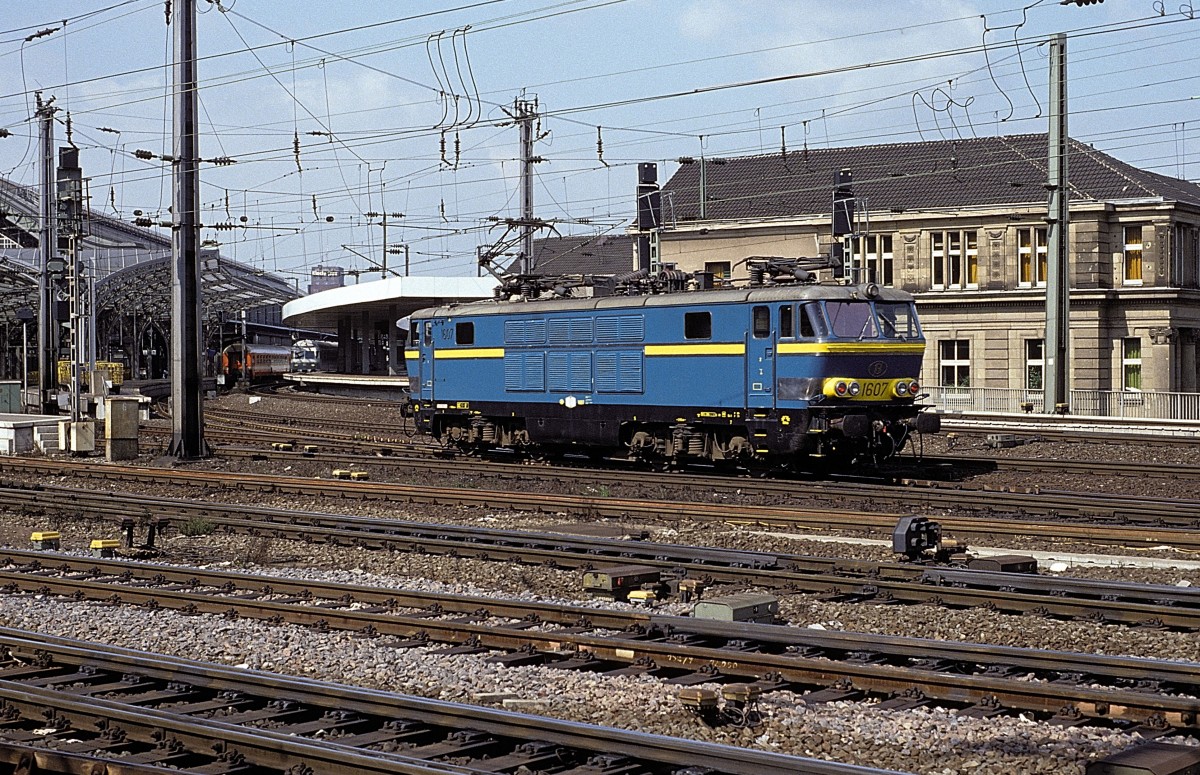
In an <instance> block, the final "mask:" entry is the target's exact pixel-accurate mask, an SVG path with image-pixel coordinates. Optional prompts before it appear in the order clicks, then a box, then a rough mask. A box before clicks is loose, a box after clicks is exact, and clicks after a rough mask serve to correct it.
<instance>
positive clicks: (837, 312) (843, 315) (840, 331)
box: [825, 301, 879, 341]
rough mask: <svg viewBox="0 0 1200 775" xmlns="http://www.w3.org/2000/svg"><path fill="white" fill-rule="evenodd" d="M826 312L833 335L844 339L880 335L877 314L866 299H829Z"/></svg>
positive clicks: (872, 337) (860, 338) (859, 338)
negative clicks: (876, 324) (877, 327)
mask: <svg viewBox="0 0 1200 775" xmlns="http://www.w3.org/2000/svg"><path fill="white" fill-rule="evenodd" d="M825 312H826V313H827V314H828V315H829V324H830V327H831V328H832V329H833V335H834V336H837V337H841V338H843V339H857V340H860V341H861V340H863V339H875V338H876V337H878V336H879V334H878V332H877V330H876V326H875V314H874V313H873V312H872V311H871V305H870V303H868V302H865V301H827V302H825Z"/></svg>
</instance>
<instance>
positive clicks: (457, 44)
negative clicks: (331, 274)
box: [0, 0, 1200, 288]
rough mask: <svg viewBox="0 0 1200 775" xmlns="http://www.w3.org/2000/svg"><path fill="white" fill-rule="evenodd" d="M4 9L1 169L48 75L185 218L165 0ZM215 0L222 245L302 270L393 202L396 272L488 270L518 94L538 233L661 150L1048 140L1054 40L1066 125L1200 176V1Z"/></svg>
mask: <svg viewBox="0 0 1200 775" xmlns="http://www.w3.org/2000/svg"><path fill="white" fill-rule="evenodd" d="M1194 1H1195V0H1192V2H1194ZM2 2H3V4H4V13H3V15H2V17H0V18H2V21H0V128H3V129H7V130H8V132H9V133H10V135H9V136H8V137H0V175H3V176H6V177H8V178H9V179H12V180H15V181H17V182H20V183H25V184H34V183H35V182H36V180H37V171H36V166H35V161H36V158H37V142H36V125H35V124H34V123H33V121H32V116H33V111H34V107H35V104H34V100H35V96H34V93H35V92H36V91H39V90H40V91H41V92H42V96H43V98H44V99H48V98H50V97H53V98H54V105H55V106H56V107H57V108H59V112H58V113H57V114H56V118H57V124H56V130H55V131H56V139H57V141H58V144H60V145H62V144H65V143H66V131H67V126H66V124H67V121H66V119H67V116H68V114H69V116H70V127H71V139H72V140H73V141H74V143H75V144H76V145H77V146H78V147H79V148H80V149H81V153H80V158H81V163H82V166H83V168H84V174H85V175H86V176H87V177H88V178H90V193H91V197H92V207H93V209H95V210H99V211H102V212H104V213H107V214H108V215H111V216H114V217H119V218H121V219H123V220H127V221H132V220H133V219H134V218H135V217H137V215H136V213H137V212H139V211H140V213H141V214H142V216H143V217H149V218H152V219H154V220H156V221H157V220H162V219H166V218H169V214H168V213H167V208H168V207H169V206H170V202H171V185H170V173H169V165H167V164H165V163H164V162H162V161H161V160H160V159H157V158H152V159H148V160H147V159H142V158H138V157H137V156H135V151H139V150H140V151H150V152H151V153H152V154H154V155H160V154H163V153H170V151H171V138H170V133H171V104H170V95H171V84H170V70H169V67H167V66H166V65H167V63H169V61H170V58H171V56H172V52H171V45H172V40H171V29H170V28H169V27H168V26H167V25H166V23H165V6H166V5H167V3H166V2H165V1H164V0H41V2H38V3H27V2H19V1H18V0H2ZM1198 5H1200V4H1198ZM198 7H199V12H200V13H199V16H198V35H197V38H198V44H197V45H198V52H199V57H200V60H199V62H198V71H199V77H200V105H201V110H200V119H201V138H200V154H201V156H202V158H204V159H217V158H229V159H232V160H234V162H235V163H233V164H226V165H216V164H212V163H206V164H204V165H203V166H202V172H201V200H202V202H203V205H204V211H203V212H202V215H201V220H202V222H203V223H204V224H205V228H204V229H203V230H202V233H201V238H202V239H204V240H215V241H217V242H219V243H220V249H221V252H222V253H223V254H224V255H226V256H229V257H231V258H234V259H236V260H238V261H241V262H243V263H246V264H249V265H251V266H254V267H256V268H258V269H262V270H265V271H269V272H276V273H279V274H280V275H281V276H283V277H285V278H287V279H288V280H289V281H293V282H298V284H299V286H300V287H302V288H303V287H304V286H305V285H307V281H308V276H309V273H310V271H311V269H312V267H313V266H316V265H335V266H341V267H343V268H345V269H347V270H350V271H363V272H369V273H365V274H363V275H362V279H363V280H364V281H365V280H368V279H377V278H378V277H380V276H381V272H380V270H379V263H380V262H381V261H382V259H383V256H384V253H385V250H384V248H385V245H384V241H383V240H384V235H383V228H382V227H381V221H382V218H381V217H379V216H378V215H376V216H374V217H369V216H368V215H367V214H368V213H388V214H389V217H388V225H387V237H386V239H387V246H388V247H390V248H391V249H392V252H391V253H390V254H388V256H387V258H388V262H389V266H390V267H391V268H392V269H393V270H394V271H395V270H397V269H398V270H399V271H401V272H402V271H403V268H402V267H403V261H404V257H403V253H404V251H405V249H407V251H408V258H409V262H410V271H411V273H412V274H419V275H456V274H472V275H473V274H475V273H476V255H477V251H478V250H479V249H481V248H487V247H488V246H490V245H493V244H494V243H495V242H496V241H497V240H498V239H500V238H501V237H502V236H503V235H504V226H503V224H502V223H498V222H497V219H500V220H502V219H504V218H511V217H515V216H517V215H518V214H519V206H520V199H519V194H518V191H519V174H520V165H519V162H518V160H519V155H520V150H519V135H518V129H517V127H516V126H515V125H514V124H513V122H512V121H511V117H510V115H509V112H510V111H511V110H512V107H513V103H514V100H516V99H517V98H518V97H521V96H522V95H523V98H524V99H527V100H534V99H536V101H537V105H538V110H539V113H540V120H539V122H538V124H537V137H538V140H537V142H536V145H535V152H536V154H537V155H538V156H540V157H541V158H542V161H541V162H540V163H538V164H537V165H536V166H535V169H536V173H537V180H536V183H535V187H534V202H535V211H536V214H537V215H538V216H539V217H540V218H543V219H546V220H547V221H549V222H551V224H552V227H553V231H551V230H549V229H547V230H544V231H542V232H540V233H539V236H551V235H553V234H555V233H557V234H562V235H569V234H580V235H582V234H619V233H622V232H623V230H624V229H625V227H626V225H627V224H628V223H629V221H630V218H631V216H632V213H633V202H634V190H635V185H636V182H637V181H636V169H637V168H636V165H637V164H638V163H639V162H645V161H654V162H657V163H658V164H659V179H660V181H661V182H665V181H666V180H667V179H668V178H669V177H670V175H671V173H672V172H673V171H674V170H675V169H676V168H677V166H678V162H677V161H676V160H677V159H679V158H681V157H693V158H695V157H699V156H701V155H704V156H706V157H708V158H719V157H732V156H741V155H751V154H761V153H766V154H772V153H779V152H780V151H781V150H782V149H784V148H786V149H787V150H797V149H800V148H803V147H804V146H806V145H807V146H808V147H813V148H816V147H831V146H833V147H836V146H850V145H863V144H876V143H898V142H914V141H919V140H922V139H924V140H937V139H952V138H956V137H963V138H966V137H977V136H993V135H998V134H1024V133H1031V132H1045V131H1046V130H1047V115H1046V109H1047V104H1046V103H1047V94H1048V47H1047V45H1046V41H1047V40H1048V38H1049V37H1050V36H1052V35H1054V34H1056V33H1059V32H1064V33H1066V34H1067V37H1068V44H1067V50H1068V73H1069V87H1068V92H1069V97H1068V100H1069V106H1070V118H1069V127H1070V134H1071V135H1072V136H1073V137H1074V138H1076V139H1078V140H1080V141H1083V142H1087V143H1090V144H1092V145H1094V146H1095V147H1096V148H1098V149H1101V150H1103V151H1105V152H1108V153H1111V154H1112V155H1114V156H1116V157H1117V158H1119V159H1122V160H1124V161H1126V162H1129V163H1131V164H1134V165H1136V166H1138V167H1141V168H1143V169H1148V170H1152V171H1155V172H1159V173H1162V174H1165V175H1170V176H1173V177H1181V178H1187V179H1190V180H1193V181H1195V180H1198V179H1200V96H1198V95H1200V67H1198V66H1197V65H1196V63H1195V56H1194V52H1195V46H1196V44H1197V42H1198V41H1200V18H1196V12H1195V10H1194V9H1193V6H1192V5H1191V3H1182V4H1181V3H1180V0H1107V2H1103V3H1100V4H1090V5H1085V6H1077V5H1075V4H1073V3H1072V4H1070V5H1063V4H1061V3H1059V2H1058V0H1043V1H1042V2H1035V1H1033V0H1030V2H1027V3H1024V4H1022V3H1020V2H1011V1H1009V0H981V1H979V2H971V1H969V0H926V1H925V2H917V1H916V0H859V1H858V2H854V1H853V0H850V1H848V2H836V3H835V2H815V1H813V0H793V1H790V2H789V1H785V0H756V1H755V2H744V0H418V1H417V2H409V3H395V2H387V1H386V0H343V2H324V3H316V2H310V0H294V1H292V2H283V1H282V0H221V2H220V3H216V2H211V1H210V0H198ZM64 20H65V24H64ZM44 30H54V31H53V32H50V33H49V34H44V35H41V36H37V33H38V32H39V31H44ZM27 38H32V39H30V40H27ZM0 134H2V133H0ZM297 144H298V152H297ZM668 217H669V214H668ZM213 225H232V227H233V228H226V229H219V230H218V229H214V228H212V226H213Z"/></svg>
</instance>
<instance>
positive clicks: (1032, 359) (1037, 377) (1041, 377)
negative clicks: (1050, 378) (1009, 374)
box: [1025, 339, 1046, 390]
mask: <svg viewBox="0 0 1200 775" xmlns="http://www.w3.org/2000/svg"><path fill="white" fill-rule="evenodd" d="M1045 378H1046V340H1045V339H1026V340H1025V389H1026V390H1041V389H1042V388H1043V387H1044V386H1045V384H1046V383H1045Z"/></svg>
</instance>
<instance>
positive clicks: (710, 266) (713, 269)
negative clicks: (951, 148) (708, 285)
mask: <svg viewBox="0 0 1200 775" xmlns="http://www.w3.org/2000/svg"><path fill="white" fill-rule="evenodd" d="M704 271H705V272H708V273H710V274H711V275H712V276H713V280H716V281H717V282H720V281H722V280H728V279H729V275H730V274H731V272H732V269H731V268H730V263H729V262H728V261H705V262H704Z"/></svg>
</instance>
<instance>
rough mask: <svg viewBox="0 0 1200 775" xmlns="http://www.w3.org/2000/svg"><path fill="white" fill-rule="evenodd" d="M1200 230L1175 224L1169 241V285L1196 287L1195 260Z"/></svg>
mask: <svg viewBox="0 0 1200 775" xmlns="http://www.w3.org/2000/svg"><path fill="white" fill-rule="evenodd" d="M1198 246H1200V229H1198V228H1196V227H1195V226H1193V225H1191V224H1188V223H1177V224H1175V229H1174V233H1173V235H1172V239H1171V284H1172V285H1174V286H1176V287H1180V288H1182V287H1188V288H1194V287H1196V285H1197V280H1198V277H1197V265H1196V262H1197V258H1198V255H1197V254H1198V253H1200V251H1198V250H1197V247H1198Z"/></svg>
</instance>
